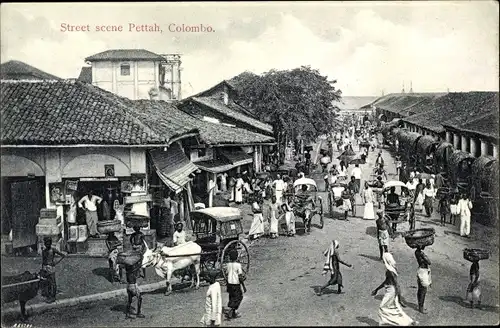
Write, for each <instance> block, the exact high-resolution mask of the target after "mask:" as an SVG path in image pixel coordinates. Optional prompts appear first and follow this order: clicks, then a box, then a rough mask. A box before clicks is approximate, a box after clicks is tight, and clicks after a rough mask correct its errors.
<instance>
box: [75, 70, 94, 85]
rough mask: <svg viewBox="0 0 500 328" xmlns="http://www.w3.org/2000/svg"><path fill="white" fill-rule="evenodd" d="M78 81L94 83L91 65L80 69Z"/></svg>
mask: <svg viewBox="0 0 500 328" xmlns="http://www.w3.org/2000/svg"><path fill="white" fill-rule="evenodd" d="M78 81H82V82H87V83H92V67H91V66H88V67H86V66H84V67H82V70H81V71H80V76H78Z"/></svg>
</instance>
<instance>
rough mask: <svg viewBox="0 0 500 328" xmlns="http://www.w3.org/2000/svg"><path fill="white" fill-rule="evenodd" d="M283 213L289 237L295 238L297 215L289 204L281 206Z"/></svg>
mask: <svg viewBox="0 0 500 328" xmlns="http://www.w3.org/2000/svg"><path fill="white" fill-rule="evenodd" d="M281 208H282V210H283V212H285V221H286V230H287V234H288V236H289V237H291V236H295V215H294V214H293V210H292V208H291V207H290V205H288V204H287V203H284V204H282V205H281Z"/></svg>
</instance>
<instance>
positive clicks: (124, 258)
mask: <svg viewBox="0 0 500 328" xmlns="http://www.w3.org/2000/svg"><path fill="white" fill-rule="evenodd" d="M141 260H142V254H141V253H139V252H136V251H126V252H120V253H118V256H117V258H116V262H117V263H118V264H124V265H134V264H136V263H137V262H139V261H141Z"/></svg>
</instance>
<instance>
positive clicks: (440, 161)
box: [434, 142, 454, 173]
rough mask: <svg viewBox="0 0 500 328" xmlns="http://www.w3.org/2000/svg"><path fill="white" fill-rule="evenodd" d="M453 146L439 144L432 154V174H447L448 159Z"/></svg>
mask: <svg viewBox="0 0 500 328" xmlns="http://www.w3.org/2000/svg"><path fill="white" fill-rule="evenodd" d="M453 151H454V149H453V145H452V144H451V143H448V142H441V143H440V144H439V145H438V146H437V147H436V151H435V152H434V172H436V173H441V172H448V165H449V163H450V157H451V154H452V153H453Z"/></svg>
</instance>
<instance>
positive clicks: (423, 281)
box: [415, 247, 432, 314]
mask: <svg viewBox="0 0 500 328" xmlns="http://www.w3.org/2000/svg"><path fill="white" fill-rule="evenodd" d="M424 248H425V247H417V250H416V251H415V257H416V258H417V263H418V270H417V284H418V290H417V301H418V311H419V312H420V313H422V314H426V313H427V311H426V310H425V309H424V302H425V294H427V288H428V287H430V285H431V284H432V279H431V261H430V260H429V258H428V257H427V255H425V254H424V252H423V250H424Z"/></svg>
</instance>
